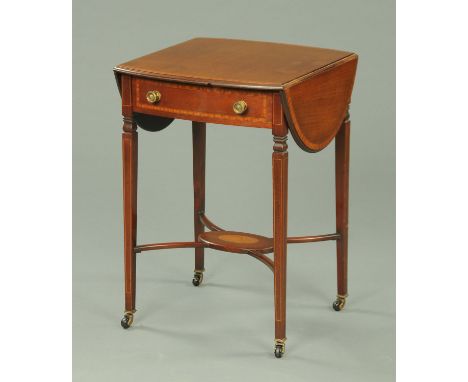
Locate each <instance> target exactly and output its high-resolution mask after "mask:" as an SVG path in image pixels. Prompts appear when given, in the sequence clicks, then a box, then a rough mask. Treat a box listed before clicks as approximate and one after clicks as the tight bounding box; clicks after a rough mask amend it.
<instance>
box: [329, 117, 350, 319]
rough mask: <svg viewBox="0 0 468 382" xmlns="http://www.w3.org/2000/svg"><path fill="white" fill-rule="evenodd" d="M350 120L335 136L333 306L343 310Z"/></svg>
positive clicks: (345, 270) (345, 283)
mask: <svg viewBox="0 0 468 382" xmlns="http://www.w3.org/2000/svg"><path fill="white" fill-rule="evenodd" d="M349 139H350V122H349V119H346V120H345V121H344V122H343V124H342V125H341V128H340V130H339V132H338V134H337V135H336V138H335V178H336V180H335V184H336V232H337V233H339V234H340V239H339V240H337V242H336V263H337V283H338V295H337V299H336V301H335V302H334V303H333V308H334V309H335V310H337V311H339V310H342V309H343V308H344V305H345V303H346V297H347V296H348V199H349Z"/></svg>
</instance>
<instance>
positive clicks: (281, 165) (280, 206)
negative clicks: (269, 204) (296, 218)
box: [272, 136, 288, 358]
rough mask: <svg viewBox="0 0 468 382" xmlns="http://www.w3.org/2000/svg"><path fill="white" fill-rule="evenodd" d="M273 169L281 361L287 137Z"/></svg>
mask: <svg viewBox="0 0 468 382" xmlns="http://www.w3.org/2000/svg"><path fill="white" fill-rule="evenodd" d="M273 140H274V142H275V143H274V146H273V154H272V167H273V252H274V289H275V356H276V357H277V358H281V357H282V356H283V354H284V351H285V340H286V257H287V251H286V248H287V246H286V242H287V212H288V208H287V207H288V151H287V150H288V145H287V143H286V140H287V136H274V137H273Z"/></svg>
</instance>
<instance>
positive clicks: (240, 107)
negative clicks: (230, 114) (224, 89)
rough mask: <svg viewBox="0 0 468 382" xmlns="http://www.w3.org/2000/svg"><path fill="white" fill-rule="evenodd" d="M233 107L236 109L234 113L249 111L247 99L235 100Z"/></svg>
mask: <svg viewBox="0 0 468 382" xmlns="http://www.w3.org/2000/svg"><path fill="white" fill-rule="evenodd" d="M232 109H233V110H234V113H236V114H244V113H245V112H246V111H247V102H245V101H237V102H234V105H232Z"/></svg>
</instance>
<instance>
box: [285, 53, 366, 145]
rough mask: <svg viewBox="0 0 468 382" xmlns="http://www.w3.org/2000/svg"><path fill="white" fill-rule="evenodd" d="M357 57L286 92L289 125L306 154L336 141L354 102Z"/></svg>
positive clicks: (317, 74) (293, 86)
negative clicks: (333, 140) (352, 97)
mask: <svg viewBox="0 0 468 382" xmlns="http://www.w3.org/2000/svg"><path fill="white" fill-rule="evenodd" d="M356 65H357V56H356V55H352V56H349V57H347V58H346V60H343V61H341V62H340V64H339V65H336V66H334V67H332V68H327V69H326V70H324V71H319V72H318V73H316V74H314V75H313V76H311V77H309V78H306V79H303V80H302V81H301V82H298V83H294V84H292V85H290V86H288V87H286V88H285V89H284V92H282V100H283V105H284V108H285V112H286V117H287V120H288V125H289V128H290V130H291V133H292V135H293V137H294V140H295V141H296V143H297V144H298V145H299V147H301V148H302V149H303V150H305V151H308V152H317V151H320V150H322V149H324V148H325V147H326V146H327V145H328V144H329V143H330V142H331V141H332V139H333V138H334V137H335V135H336V133H337V132H338V129H339V128H340V125H341V123H342V121H343V120H344V118H345V116H346V112H347V110H348V105H349V102H350V100H351V92H352V90H353V84H354V76H355V73H356Z"/></svg>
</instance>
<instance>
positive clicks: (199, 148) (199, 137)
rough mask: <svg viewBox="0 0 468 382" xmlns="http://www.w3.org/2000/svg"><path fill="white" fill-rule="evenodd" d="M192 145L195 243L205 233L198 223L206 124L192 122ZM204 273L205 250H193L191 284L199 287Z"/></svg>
mask: <svg viewBox="0 0 468 382" xmlns="http://www.w3.org/2000/svg"><path fill="white" fill-rule="evenodd" d="M192 144H193V199H194V208H193V222H194V233H195V241H196V242H198V236H199V235H200V234H201V233H203V232H205V227H204V225H203V224H202V222H201V221H200V214H202V213H205V162H206V123H203V122H192ZM204 271H205V249H204V248H203V247H200V248H195V270H194V275H193V280H192V283H193V285H194V286H199V285H200V284H201V283H202V281H203V272H204Z"/></svg>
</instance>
